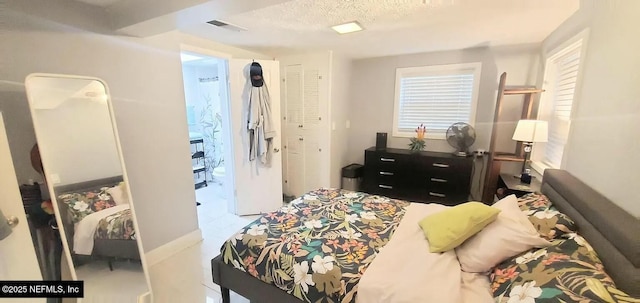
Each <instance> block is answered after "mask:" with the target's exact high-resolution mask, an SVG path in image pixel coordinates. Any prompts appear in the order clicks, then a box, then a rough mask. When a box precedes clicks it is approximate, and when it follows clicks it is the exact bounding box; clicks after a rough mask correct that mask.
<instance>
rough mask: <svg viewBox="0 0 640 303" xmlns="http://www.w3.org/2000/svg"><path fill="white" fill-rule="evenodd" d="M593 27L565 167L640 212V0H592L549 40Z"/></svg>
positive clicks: (550, 45)
mask: <svg viewBox="0 0 640 303" xmlns="http://www.w3.org/2000/svg"><path fill="white" fill-rule="evenodd" d="M585 28H588V29H590V34H589V40H588V44H587V50H586V57H585V58H584V59H583V61H582V67H583V77H582V84H581V87H579V88H578V89H577V92H576V93H577V96H576V100H575V103H574V108H573V111H574V113H573V120H572V124H571V132H570V134H569V140H568V143H567V149H566V151H565V154H566V157H565V161H564V163H563V167H564V168H565V169H566V170H567V171H569V172H570V173H572V174H574V175H575V176H576V177H578V178H579V179H581V180H582V181H584V182H585V183H587V184H588V185H590V186H592V187H593V188H594V189H596V190H597V191H599V192H600V193H602V194H603V195H605V196H606V197H608V198H609V199H611V200H612V201H613V202H615V203H617V204H618V205H620V206H621V207H622V208H624V209H626V210H627V211H629V212H630V213H631V214H633V215H635V216H637V217H640V191H638V189H637V186H638V184H637V183H638V181H640V164H639V163H640V162H639V161H638V159H639V158H640V144H639V143H638V142H640V56H639V55H638V54H640V39H639V37H640V30H639V29H640V1H634V0H612V1H606V2H605V1H597V0H589V1H584V0H583V1H582V2H581V9H580V10H579V11H578V12H577V13H576V14H575V15H574V16H572V17H571V18H570V19H569V20H567V21H566V22H565V23H564V24H562V25H561V26H560V27H559V28H558V29H557V30H556V31H554V32H553V33H552V34H551V35H550V36H549V37H548V38H547V39H546V40H545V41H544V43H543V52H544V53H547V52H549V51H551V50H553V49H554V48H555V47H557V46H558V45H559V44H561V43H562V42H564V41H566V40H567V39H570V38H571V37H573V36H574V35H576V34H577V33H578V32H580V31H582V30H584V29H585Z"/></svg>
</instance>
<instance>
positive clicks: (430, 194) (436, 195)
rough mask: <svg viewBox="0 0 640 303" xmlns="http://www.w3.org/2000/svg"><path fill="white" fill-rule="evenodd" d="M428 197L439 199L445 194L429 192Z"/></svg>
mask: <svg viewBox="0 0 640 303" xmlns="http://www.w3.org/2000/svg"><path fill="white" fill-rule="evenodd" d="M429 196H434V197H439V198H444V197H446V196H447V195H445V194H439V193H434V192H429Z"/></svg>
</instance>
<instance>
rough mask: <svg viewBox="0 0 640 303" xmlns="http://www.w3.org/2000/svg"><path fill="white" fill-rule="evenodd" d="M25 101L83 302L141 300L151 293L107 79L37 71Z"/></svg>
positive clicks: (29, 79) (28, 81)
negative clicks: (29, 110)
mask: <svg viewBox="0 0 640 303" xmlns="http://www.w3.org/2000/svg"><path fill="white" fill-rule="evenodd" d="M26 86H27V94H28V97H29V105H30V108H31V113H32V117H33V123H34V128H35V132H36V137H37V140H38V146H39V150H40V156H41V159H42V164H43V167H44V172H45V176H46V180H47V184H48V187H49V191H50V192H51V193H52V194H51V198H52V201H53V203H54V208H55V212H56V220H57V222H58V226H59V228H60V230H61V232H60V233H61V238H62V240H63V246H64V248H65V254H66V256H67V259H68V260H70V262H71V263H72V264H73V268H72V273H71V274H72V277H73V278H74V279H77V280H83V281H84V287H85V288H84V294H85V297H84V298H83V299H82V302H138V300H139V297H141V296H145V295H147V294H148V293H150V287H149V284H148V275H147V274H146V272H145V262H144V258H142V255H143V254H140V251H141V245H140V243H139V241H140V237H139V235H138V233H137V232H136V231H137V227H136V226H137V223H136V219H135V211H134V208H133V201H132V200H131V198H130V197H131V195H130V191H129V189H128V185H127V184H128V183H127V178H126V170H125V169H124V163H123V162H122V160H121V153H120V148H119V142H118V139H117V129H116V127H115V123H114V120H113V119H112V110H111V104H110V100H109V97H108V93H107V89H106V87H105V85H104V84H103V83H102V82H101V81H99V80H97V79H93V78H84V77H75V76H73V77H68V76H56V75H34V76H30V77H28V78H27V81H26Z"/></svg>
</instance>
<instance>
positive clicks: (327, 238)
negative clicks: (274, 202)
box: [221, 189, 410, 302]
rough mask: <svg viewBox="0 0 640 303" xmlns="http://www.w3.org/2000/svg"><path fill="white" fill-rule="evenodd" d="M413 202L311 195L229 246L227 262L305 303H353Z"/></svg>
mask: <svg viewBox="0 0 640 303" xmlns="http://www.w3.org/2000/svg"><path fill="white" fill-rule="evenodd" d="M409 205H410V203H409V202H405V201H400V200H393V199H390V198H386V197H380V196H373V195H368V194H365V193H356V192H351V191H344V190H336V189H320V190H316V191H312V192H310V193H308V194H306V195H304V196H302V197H300V198H298V199H296V200H294V201H292V202H291V203H290V204H289V205H287V206H284V207H283V208H281V209H280V210H277V211H274V212H270V213H267V214H264V215H263V216H262V217H261V218H259V219H257V220H255V221H254V222H252V223H251V224H249V225H247V226H246V227H245V228H243V229H242V230H240V232H238V233H237V234H236V235H234V236H233V237H231V238H230V239H229V240H228V241H226V242H225V243H224V244H223V246H222V248H221V254H222V258H223V262H224V263H226V264H229V265H233V266H234V267H235V268H237V269H239V270H242V271H244V272H247V273H249V274H250V275H252V276H254V277H256V278H258V279H260V280H261V281H263V282H265V283H268V284H272V285H274V286H276V287H278V288H280V289H282V290H284V291H286V292H287V293H289V294H292V295H293V296H295V297H297V298H299V299H301V300H302V301H305V302H320V301H321V302H354V301H355V294H356V293H357V285H358V282H359V281H360V278H361V277H362V276H363V275H364V273H365V271H366V270H367V267H368V266H369V264H370V263H371V262H372V261H373V259H374V258H375V256H376V255H377V254H378V253H379V252H380V250H381V249H382V248H383V247H384V246H385V245H386V244H387V243H388V242H389V239H391V237H392V236H393V234H394V232H395V230H396V228H397V227H398V225H399V224H400V222H401V221H402V218H403V216H404V215H405V212H406V209H407V208H408V206H409Z"/></svg>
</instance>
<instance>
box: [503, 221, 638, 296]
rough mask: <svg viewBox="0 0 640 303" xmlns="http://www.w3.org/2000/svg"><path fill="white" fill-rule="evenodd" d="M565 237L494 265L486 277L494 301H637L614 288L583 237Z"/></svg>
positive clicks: (571, 235) (568, 235) (573, 235)
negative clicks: (488, 280) (489, 280)
mask: <svg viewBox="0 0 640 303" xmlns="http://www.w3.org/2000/svg"><path fill="white" fill-rule="evenodd" d="M566 237H567V239H557V240H554V241H553V244H552V245H551V246H548V247H546V248H542V249H534V250H530V251H527V252H526V253H523V254H521V255H519V256H517V257H515V258H512V259H509V260H507V261H505V262H503V263H502V264H500V265H498V266H497V267H496V268H495V269H494V270H493V273H492V274H491V276H490V279H491V290H492V292H493V294H494V297H495V300H496V302H498V303H513V302H529V303H538V302H541V303H542V302H609V303H611V302H640V300H639V299H634V298H632V297H630V296H629V295H627V294H625V293H624V292H622V291H621V290H619V289H617V288H616V286H615V284H614V283H613V281H612V280H611V278H610V277H609V275H607V273H606V272H605V271H604V266H603V265H602V262H601V261H600V259H599V258H598V256H597V254H596V252H595V251H594V250H593V248H592V247H591V245H589V243H587V241H586V240H585V239H584V238H583V237H581V236H580V235H578V234H575V233H573V234H567V235H566Z"/></svg>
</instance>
